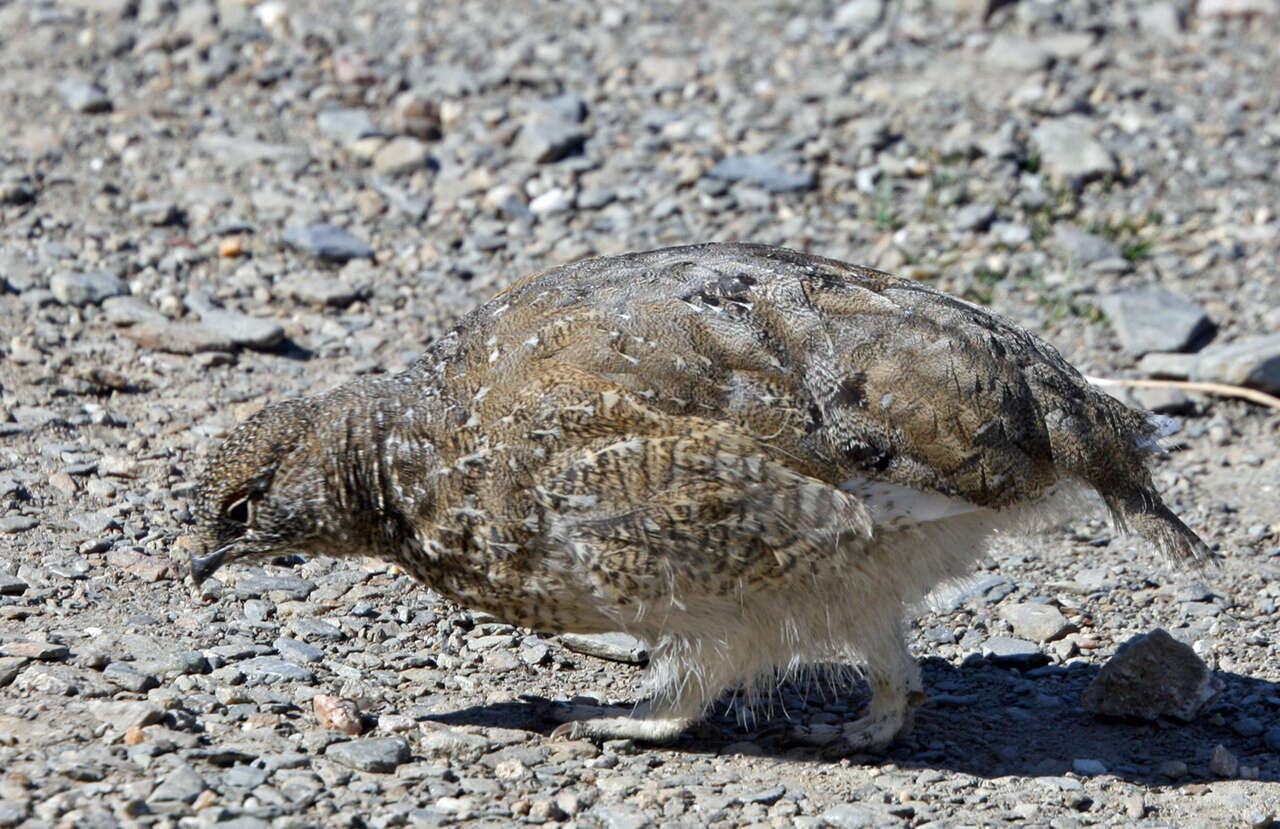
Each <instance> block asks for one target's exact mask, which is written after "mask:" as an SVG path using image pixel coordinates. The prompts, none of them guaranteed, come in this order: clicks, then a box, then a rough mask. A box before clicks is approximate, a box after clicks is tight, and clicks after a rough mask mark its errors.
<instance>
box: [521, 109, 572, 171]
mask: <svg viewBox="0 0 1280 829" xmlns="http://www.w3.org/2000/svg"><path fill="white" fill-rule="evenodd" d="M586 143H587V131H586V130H585V129H583V127H582V125H581V124H579V123H578V122H577V121H574V120H572V119H568V118H561V117H558V116H557V115H554V114H549V113H547V112H546V111H542V112H538V113H534V114H533V115H531V116H530V117H529V118H528V119H527V120H526V121H525V122H524V125H523V126H522V127H521V128H520V137H519V138H518V139H517V140H516V152H517V153H518V154H519V155H521V156H523V157H524V158H527V159H528V160H530V161H534V162H537V163H538V164H550V163H552V162H555V161H560V160H562V159H565V158H568V157H569V156H573V155H580V154H581V153H582V148H583V147H584V146H585V145H586Z"/></svg>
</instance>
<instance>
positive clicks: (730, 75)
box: [0, 0, 1280, 380]
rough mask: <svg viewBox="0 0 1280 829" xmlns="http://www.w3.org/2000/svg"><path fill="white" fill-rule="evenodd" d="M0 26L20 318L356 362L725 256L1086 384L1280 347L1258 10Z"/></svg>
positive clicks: (284, 11) (12, 18)
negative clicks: (477, 307)
mask: <svg viewBox="0 0 1280 829" xmlns="http://www.w3.org/2000/svg"><path fill="white" fill-rule="evenodd" d="M0 31H3V32H4V33H5V34H4V35H3V39H2V41H0V42H2V43H3V49H2V50H0V56H2V60H3V64H2V66H0V95H3V112H0V134H3V135H4V136H5V137H6V140H5V142H4V144H3V145H0V153H2V154H3V155H2V156H0V158H2V160H3V166H0V187H3V193H4V198H3V202H4V203H3V206H0V211H2V213H0V215H2V216H3V220H4V221H3V229H2V230H0V234H2V235H0V241H3V244H4V253H3V256H4V257H5V258H4V259H3V260H2V261H0V265H3V267H2V268H0V273H3V275H4V277H5V278H6V280H7V285H8V287H9V289H10V290H11V291H13V292H17V293H19V294H21V295H23V296H24V298H25V299H26V305H27V307H28V308H29V309H30V311H31V312H32V314H33V316H34V317H35V318H36V319H37V320H39V319H40V317H41V314H40V311H39V309H43V308H45V307H47V305H55V306H57V305H61V306H63V308H67V307H69V308H71V309H72V311H71V313H72V314H73V315H76V314H78V315H81V316H87V317H92V316H94V315H95V314H96V312H97V311H98V310H99V309H100V308H101V307H102V306H101V305H100V304H99V303H100V302H101V300H102V299H104V298H105V296H99V295H103V294H110V293H113V292H127V293H128V294H130V295H131V297H132V299H131V300H130V308H131V309H132V310H131V311H126V310H118V311H117V312H116V313H115V314H114V315H113V319H112V324H113V325H116V324H123V325H126V326H128V325H133V324H135V323H137V322H139V321H141V319H142V316H144V315H146V314H148V313H150V312H151V311H157V312H159V313H160V314H161V315H163V317H164V318H165V319H167V320H170V321H174V322H178V323H181V324H184V325H185V324H187V323H191V324H195V323H198V322H200V320H201V319H202V317H208V316H210V315H209V314H208V311H209V310H210V308H211V306H213V305H218V306H222V308H221V309H217V310H225V311H228V312H232V313H241V312H243V313H248V314H250V315H251V316H254V317H257V318H270V319H273V320H275V321H276V322H277V323H278V324H279V325H281V326H283V328H284V334H286V335H287V336H288V338H289V341H290V342H291V343H292V344H294V345H296V346H297V347H299V348H301V349H303V350H305V351H307V352H311V353H314V354H318V355H321V356H344V357H349V358H351V360H353V361H354V368H355V369H356V370H373V369H377V368H387V367H392V366H396V365H401V364H403V363H404V362H405V360H406V358H407V357H408V356H409V355H408V354H401V353H400V352H401V351H407V352H416V351H417V350H418V349H419V348H420V346H421V345H422V344H423V343H424V342H426V341H427V340H428V339H429V338H430V337H432V336H434V335H435V334H437V333H438V332H439V330H440V326H441V325H442V324H445V323H448V322H450V321H452V320H453V319H454V318H456V316H457V314H458V313H459V312H460V311H464V310H466V309H467V308H469V307H470V306H471V305H472V304H473V303H475V302H477V301H480V300H483V299H485V298H486V297H488V296H489V295H491V294H492V293H493V292H494V291H495V290H496V289H498V288H500V287H501V286H502V285H504V284H506V283H507V282H508V281H509V280H511V279H512V278H514V277H516V276H518V275H521V274H523V273H525V272H528V271H531V270H535V269H539V268H543V267H547V266H551V265H555V264H558V263H562V262H567V261H571V260H573V259H577V258H581V257H585V256H595V255H604V254H612V253H618V252H621V251H625V250H636V249H645V248H653V247H659V246H664V245H677V244H685V243H693V242H701V241H709V240H729V239H734V240H750V241H757V242H767V243H774V244H783V245H789V246H793V247H797V248H801V249H805V250H809V251H812V252H815V253H819V254H823V255H827V256H832V257H835V258H840V259H845V260H848V261H853V262H856V263H859V264H866V265H872V266H875V267H879V268H883V269H886V270H890V271H894V272H897V273H900V274H903V275H906V276H910V277H913V278H917V279H921V280H925V281H928V282H930V283H932V284H935V285H937V286H938V287H940V288H943V289H946V290H949V291H953V292H956V293H959V294H962V295H964V296H966V297H968V298H970V299H973V300H975V301H978V302H982V303H987V304H993V305H995V306H996V307H997V308H999V309H1000V310H1002V311H1003V312H1005V313H1008V314H1011V315H1013V316H1015V317H1016V318H1017V319H1018V320H1019V321H1020V322H1022V323H1024V324H1027V325H1029V326H1032V327H1033V328H1035V329H1037V330H1040V331H1042V332H1044V333H1045V334H1047V335H1048V336H1049V338H1050V339H1051V340H1052V341H1054V342H1055V343H1057V344H1058V345H1059V346H1060V347H1061V348H1062V349H1063V350H1064V351H1065V352H1067V354H1068V356H1069V357H1071V358H1072V359H1074V360H1076V361H1077V362H1083V363H1085V364H1086V366H1091V367H1096V368H1105V369H1114V368H1119V367H1125V368H1127V367H1131V366H1134V365H1136V361H1137V360H1138V359H1139V358H1141V357H1142V356H1143V355H1144V354H1147V353H1151V352H1158V353H1179V352H1187V351H1189V350H1193V349H1198V348H1199V347H1201V346H1203V345H1205V344H1206V343H1208V342H1209V341H1210V339H1211V337H1212V336H1213V333H1212V329H1213V328H1217V329H1218V330H1219V332H1220V333H1219V334H1218V341H1219V342H1222V341H1225V340H1234V339H1237V338H1239V337H1242V336H1247V335H1252V334H1260V333H1266V332H1271V333H1274V332H1276V331H1280V287H1278V286H1277V277H1276V273H1275V265H1274V263H1275V262H1276V252H1277V247H1278V246H1280V241H1278V239H1280V233H1278V229H1280V224H1278V223H1277V220H1276V210H1277V204H1278V200H1277V174H1276V167H1277V157H1278V154H1280V117H1277V112H1278V110H1280V84H1277V83H1276V82H1275V79H1276V78H1277V77H1280V65H1278V59H1277V51H1280V50H1277V48H1276V46H1275V43H1276V42H1277V33H1278V31H1280V4H1277V3H1276V2H1275V1H1274V0H1201V1H1200V2H1174V0H1158V1H1157V2H1116V3H1111V2H1089V1H1087V0H1070V1H1069V2H1044V0H1021V1H1020V2H1001V1H1000V0H938V1H937V2H888V0H852V1H851V2H847V3H842V4H841V3H816V2H812V3H802V2H736V3H688V4H683V3H634V4H607V5H601V4H598V3H594V2H574V0H565V1H564V2H528V3H496V2H495V3H484V2H448V3H430V2H407V3H380V2H377V3H375V2H368V3H360V2H356V3H337V2H334V3H323V2H307V3H304V2H280V1H279V0H268V2H263V3H258V4H253V3H245V2H241V0H219V2H217V3H213V2H206V1H205V0H201V1H199V2H190V3H181V4H178V3H174V2H169V1H168V0H140V1H139V0H72V1H70V2H57V3H50V2H33V1H32V0H23V2H10V3H7V4H5V5H4V6H3V7H0ZM339 229H341V230H342V231H345V233H342V232H339ZM59 271H68V272H70V273H71V274H73V275H76V274H78V275H79V276H84V275H94V274H97V275H98V276H97V277H96V280H97V283H98V284H95V285H93V286H91V287H90V289H89V294H88V295H87V297H91V298H94V301H85V299H86V298H85V297H80V298H79V299H75V298H73V300H74V301H71V302H67V301H66V296H65V292H66V291H68V290H72V291H74V290H75V289H74V288H69V287H66V286H62V290H61V291H58V290H55V291H54V293H53V295H52V297H48V296H46V293H45V292H47V291H48V290H49V289H50V288H52V287H54V286H52V285H50V283H49V279H50V277H51V276H52V275H53V274H54V273H55V272H59ZM77 279H78V277H77ZM113 279H114V281H113ZM73 281H77V280H73ZM122 286H123V287H127V291H122ZM32 291H34V292H35V293H34V294H32V293H31V292H32ZM193 292H194V293H195V294H196V296H192V293H193ZM60 293H61V294H64V296H61V297H60V296H59V294H60ZM138 303H142V304H141V305H139V304H138ZM116 304H117V305H120V304H121V303H119V302H117V303H116ZM144 306H145V307H144ZM202 309H203V311H204V313H202ZM53 313H55V314H58V313H66V312H65V311H63V310H58V311H56V312H53ZM212 317H213V318H212V319H211V320H208V321H207V322H206V323H205V325H204V330H205V331H207V330H208V329H210V328H212V329H214V331H215V334H216V335H222V336H223V339H224V340H225V339H226V336H225V335H231V336H230V339H231V340H232V341H233V346H234V348H232V349H231V350H230V351H232V352H234V351H236V350H240V349H243V348H244V347H248V348H254V347H278V346H276V345H274V343H276V342H277V341H278V340H279V337H280V334H279V331H278V329H275V328H271V329H267V328H264V327H263V326H261V325H259V326H251V328H252V331H251V332H250V333H253V334H256V335H257V339H256V340H254V339H253V338H249V339H248V340H245V332H242V331H241V332H237V331H235V330H232V327H228V326H231V325H232V323H234V322H235V321H236V320H235V318H234V317H232V318H229V319H228V318H220V317H219V315H218V314H216V313H215V314H213V315H212ZM157 319H159V318H157ZM1144 319H1147V320H1148V324H1145V325H1144V324H1143V320H1144ZM1108 320H1109V322H1110V325H1108V324H1106V321H1108ZM241 322H243V320H241ZM221 324H225V325H224V328H225V330H221V331H219V330H218V328H219V325H221ZM108 330H110V329H108ZM122 332H123V334H124V337H125V338H126V339H127V338H128V329H127V328H124V329H122ZM167 334H168V335H170V336H171V337H174V338H178V340H179V341H178V342H175V343H168V342H166V341H165V338H164V337H161V338H160V341H159V342H154V341H153V340H154V339H155V338H154V337H151V338H150V339H148V338H144V339H143V341H142V348H143V349H144V350H159V351H162V352H163V351H166V350H169V351H172V350H179V351H181V350H184V349H185V350H190V349H191V348H193V347H194V346H193V345H192V344H191V343H186V342H184V341H183V340H182V335H183V334H187V335H190V337H193V338H195V339H196V340H199V339H200V337H201V336H204V334H203V331H202V332H196V333H193V332H191V331H184V330H178V329H173V330H169V331H167ZM49 336H52V338H53V340H54V341H56V342H58V343H62V342H63V340H64V339H65V338H67V337H70V338H72V339H77V340H78V339H79V338H80V336H81V334H80V329H78V328H76V327H75V326H72V327H71V328H67V327H65V326H62V325H54V326H53V329H52V330H50V329H41V333H37V334H35V339H36V340H42V339H48V338H49ZM135 339H136V338H135ZM215 339H217V337H216V336H215ZM264 343H265V344H269V345H264ZM33 345H35V343H33ZM85 345H86V346H87V345H88V344H87V343H86V344H85ZM36 347H37V348H38V345H36ZM206 353H208V352H206ZM212 353H228V352H227V351H221V352H219V351H214V352H212ZM202 359H210V358H207V357H206V358H202ZM1160 359H1163V362H1161V363H1160V364H1159V365H1158V366H1154V367H1153V366H1152V365H1148V366H1146V367H1145V368H1144V373H1146V374H1152V373H1161V372H1162V373H1164V374H1166V375H1169V376H1187V375H1188V374H1192V373H1195V366H1193V365H1192V362H1194V361H1191V360H1187V359H1182V360H1179V359H1178V358H1157V362H1159V360H1160ZM250 360H252V357H250ZM1237 368H1238V367H1237ZM1202 373H1203V372H1202ZM1217 373H1218V374H1219V375H1222V377H1223V379H1231V377H1230V376H1228V375H1230V372H1229V371H1227V370H1225V369H1223V370H1219V371H1218V372H1217ZM1236 374H1240V371H1239V370H1237V371H1236ZM1235 379H1237V380H1238V379H1240V378H1239V377H1235Z"/></svg>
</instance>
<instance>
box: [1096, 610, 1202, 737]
mask: <svg viewBox="0 0 1280 829" xmlns="http://www.w3.org/2000/svg"><path fill="white" fill-rule="evenodd" d="M1217 693H1218V684H1217V683H1216V682H1215V680H1214V677H1213V673H1212V671H1210V670H1209V666H1207V665H1205V664H1204V660H1202V659H1201V658H1200V657H1199V656H1197V655H1196V652H1195V651H1193V650H1192V649H1191V646H1190V645H1186V644H1184V643H1182V642H1179V641H1178V640H1176V639H1174V638H1173V637H1172V636H1170V635H1169V634H1168V633H1166V632H1165V631H1164V630H1161V629H1160V628H1156V629H1155V630H1153V631H1151V632H1150V633H1144V634H1141V635H1139V636H1135V637H1133V638H1132V639H1130V640H1129V641H1128V642H1125V643H1124V644H1123V645H1121V646H1120V650H1118V651H1116V655H1115V656H1113V657H1111V659H1109V660H1108V661H1107V664H1105V665H1103V666H1102V670H1101V671H1099V672H1098V676H1097V677H1096V678H1095V679H1094V680H1093V682H1091V683H1089V687H1088V688H1086V689H1085V691H1084V695H1083V696H1082V697H1081V699H1080V702H1081V703H1082V704H1083V705H1084V708H1085V710H1086V711H1089V712H1091V713H1094V714H1105V715H1108V716H1113V717H1138V718H1140V719H1144V720H1155V719H1158V718H1159V717H1174V718H1175V719H1179V720H1183V721H1187V722H1189V721H1190V720H1191V719H1193V718H1194V717H1195V715H1196V713H1197V712H1198V711H1199V710H1200V709H1201V708H1202V707H1203V706H1204V704H1205V703H1206V702H1208V701H1209V700H1210V699H1212V698H1213V697H1214V695H1215V694H1217Z"/></svg>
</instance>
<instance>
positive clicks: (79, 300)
mask: <svg viewBox="0 0 1280 829" xmlns="http://www.w3.org/2000/svg"><path fill="white" fill-rule="evenodd" d="M49 290H50V291H53V295H54V297H55V298H56V299H57V300H58V302H61V303H62V304H63V305H75V306H78V307H83V306H85V305H97V304H98V303H99V302H102V301H103V300H104V299H107V298H109V297H113V296H123V295H124V294H127V293H129V286H128V285H126V284H125V282H124V280H123V279H121V278H120V277H118V276H116V275H115V274H113V273H110V272H108V271H95V272H94V273H57V274H54V275H53V278H52V279H50V280H49Z"/></svg>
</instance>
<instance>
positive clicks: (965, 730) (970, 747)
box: [430, 658, 1280, 786]
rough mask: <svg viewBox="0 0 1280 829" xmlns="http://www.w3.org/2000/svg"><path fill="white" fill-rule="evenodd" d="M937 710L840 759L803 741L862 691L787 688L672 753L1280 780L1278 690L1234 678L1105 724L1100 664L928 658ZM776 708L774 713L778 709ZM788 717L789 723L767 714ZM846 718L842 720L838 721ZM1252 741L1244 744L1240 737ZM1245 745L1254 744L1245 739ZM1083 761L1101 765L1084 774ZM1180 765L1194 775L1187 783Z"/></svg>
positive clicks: (850, 709)
mask: <svg viewBox="0 0 1280 829" xmlns="http://www.w3.org/2000/svg"><path fill="white" fill-rule="evenodd" d="M923 668H924V677H925V690H926V692H927V693H928V694H929V695H930V701H929V702H928V703H926V704H925V705H924V706H922V707H921V708H919V709H917V711H916V714H915V728H914V729H913V730H912V732H911V733H910V734H909V735H908V736H906V737H904V738H902V739H900V740H898V741H897V742H896V743H895V744H894V745H892V746H890V748H889V749H888V750H887V751H886V752H885V753H884V754H882V755H878V756H875V755H866V754H858V755H848V754H847V753H845V754H842V753H841V751H840V749H839V747H838V745H837V744H835V743H832V744H828V745H826V746H821V745H818V746H815V745H814V744H813V742H812V741H811V740H809V739H806V737H805V733H806V732H810V731H812V728H811V724H812V723H813V722H814V721H815V720H816V721H817V722H819V723H827V724H832V723H838V722H842V721H846V720H848V719H853V718H856V717H857V716H859V714H860V709H861V706H862V704H863V703H864V702H865V700H866V698H867V697H866V691H865V686H864V687H862V688H858V687H853V688H849V689H847V690H844V691H843V692H840V693H835V694H832V693H831V692H830V691H827V692H825V693H824V694H817V695H815V694H814V693H813V689H814V687H815V685H818V684H822V683H821V682H820V680H821V677H820V676H819V677H818V678H817V680H815V678H814V677H809V678H808V679H807V680H804V681H801V682H799V683H796V682H792V683H787V684H784V685H783V686H781V687H780V688H779V689H778V690H777V691H776V692H775V693H774V696H775V697H776V699H773V700H766V705H765V709H764V710H762V711H760V712H759V713H757V715H756V716H755V718H754V721H753V722H747V723H746V724H744V723H742V722H741V721H740V717H739V716H738V712H737V711H736V710H735V707H734V706H732V705H731V704H727V703H722V704H720V705H718V706H716V707H715V708H713V710H712V711H711V712H710V714H709V716H708V717H707V718H706V719H705V720H703V721H702V722H701V723H699V724H698V725H697V726H695V727H694V728H693V729H691V731H690V732H689V733H688V734H686V735H684V736H682V737H681V738H680V739H679V740H678V741H677V742H676V743H674V744H672V745H669V746H665V747H664V748H663V750H669V751H683V752H690V753H698V754H735V753H743V754H760V755H764V756H774V757H780V758H786V759H791V760H797V761H802V762H803V761H808V762H833V761H837V760H839V759H841V757H842V756H847V757H848V758H849V759H850V760H851V761H853V762H856V763H859V764H866V765H875V764H878V763H884V762H892V763H895V764H896V765H898V766H899V767H903V768H917V769H926V768H934V769H947V770H951V771H958V772H964V773H966V774H971V775H974V776H977V777H984V778H995V777H1003V776H1008V775H1014V776H1027V777H1043V776H1050V777H1052V776H1060V775H1064V774H1066V773H1068V772H1072V771H1084V772H1085V773H1088V771H1087V769H1089V768H1097V764H1101V767H1102V768H1104V769H1105V770H1106V773H1107V774H1111V775H1115V776H1116V777H1119V778H1121V779H1124V780H1127V781H1130V782H1133V783H1139V784H1143V785H1148V786H1156V785H1179V784H1187V783H1197V782H1205V781H1209V780H1215V779H1220V774H1219V773H1217V772H1215V771H1214V770H1213V769H1211V767H1210V760H1211V758H1212V757H1213V753H1214V750H1215V748H1216V747H1217V746H1219V745H1221V746H1223V747H1225V748H1226V749H1227V751H1229V752H1230V753H1231V754H1232V755H1233V756H1234V757H1235V758H1236V760H1237V761H1238V763H1239V768H1240V771H1239V772H1238V773H1239V774H1240V776H1245V775H1247V776H1249V777H1251V778H1252V779H1257V780H1262V781H1268V782H1278V781H1280V754H1277V753H1273V752H1270V751H1268V750H1267V748H1266V745H1265V743H1264V742H1263V737H1262V736H1261V734H1253V733H1251V732H1252V731H1253V730H1256V728H1255V729H1250V728H1249V727H1248V726H1247V725H1244V724H1243V723H1241V720H1242V719H1244V718H1252V719H1253V720H1255V721H1256V722H1257V723H1258V724H1260V725H1261V726H1262V727H1263V729H1264V730H1265V729H1268V728H1273V727H1275V726H1276V725H1277V723H1276V716H1275V714H1274V711H1275V709H1276V706H1277V705H1280V686H1278V684H1277V683H1273V682H1269V681H1266V680H1260V679H1254V678H1252V677H1247V676H1242V675H1240V674H1234V673H1229V672H1225V671H1220V672H1218V674H1217V676H1218V678H1219V679H1220V680H1221V681H1222V686H1223V687H1222V692H1221V693H1220V694H1219V696H1218V697H1217V698H1216V700H1215V701H1214V702H1211V703H1210V704H1209V705H1208V706H1207V707H1206V709H1205V710H1204V711H1202V712H1201V713H1200V715H1199V716H1198V717H1197V718H1196V719H1195V720H1194V721H1192V722H1190V723H1184V722H1177V721H1168V720H1163V719H1161V720H1157V721H1155V722H1147V721H1143V720H1126V719H1110V718H1101V717H1097V716H1095V715H1092V714H1090V713H1088V712H1086V711H1085V710H1084V709H1083V708H1081V706H1080V702H1079V700H1080V695H1081V693H1082V692H1083V691H1084V689H1085V688H1086V687H1087V686H1088V684H1089V683H1090V682H1091V681H1092V680H1093V678H1094V677H1096V676H1097V674H1098V670H1099V667H1098V666H1096V665H1072V666H1070V667H1044V668H1040V669H1037V670H1035V671H1031V672H1029V673H1023V672H1021V671H1017V670H1011V669H1008V668H1004V667H998V666H995V665H992V664H990V663H977V664H971V665H966V666H963V667H957V666H954V665H952V664H950V663H948V662H946V661H944V660H941V659H936V658H931V659H927V660H925V661H924V662H923ZM770 702H772V703H774V704H773V705H772V706H770V705H769V703H770ZM558 705H562V703H555V702H552V701H550V700H546V699H542V698H536V697H527V698H525V699H524V700H523V701H518V702H503V703H495V704H490V705H479V706H473V707H470V708H465V709H461V710H458V711H452V712H449V713H446V714H439V715H434V716H432V717H430V719H431V720H433V721H435V722H439V723H442V724H449V725H473V726H482V727H501V728H514V729H522V730H527V731H533V732H538V733H540V734H542V735H543V736H544V737H545V736H547V735H549V734H550V732H551V730H552V729H553V728H554V727H555V726H556V724H557V721H556V720H555V719H554V717H553V714H554V709H555V707H556V706H558ZM770 707H772V709H773V711H774V712H778V711H779V710H780V709H783V708H785V710H786V711H787V713H786V714H781V713H774V714H773V715H770V714H769V713H768V709H769V708H770ZM833 711H838V712H841V713H840V714H839V715H837V716H833V714H832V712H833ZM1233 725H1234V726H1236V728H1239V729H1240V731H1243V732H1244V733H1243V734H1242V733H1239V732H1238V731H1237V730H1236V728H1233ZM1246 735H1247V736H1246ZM1078 761H1093V762H1086V763H1080V764H1079V765H1080V766H1081V768H1076V766H1077V763H1078ZM1179 764H1184V765H1185V771H1182V773H1181V774H1177V773H1176V772H1177V771H1178V770H1179V769H1178V766H1179Z"/></svg>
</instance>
